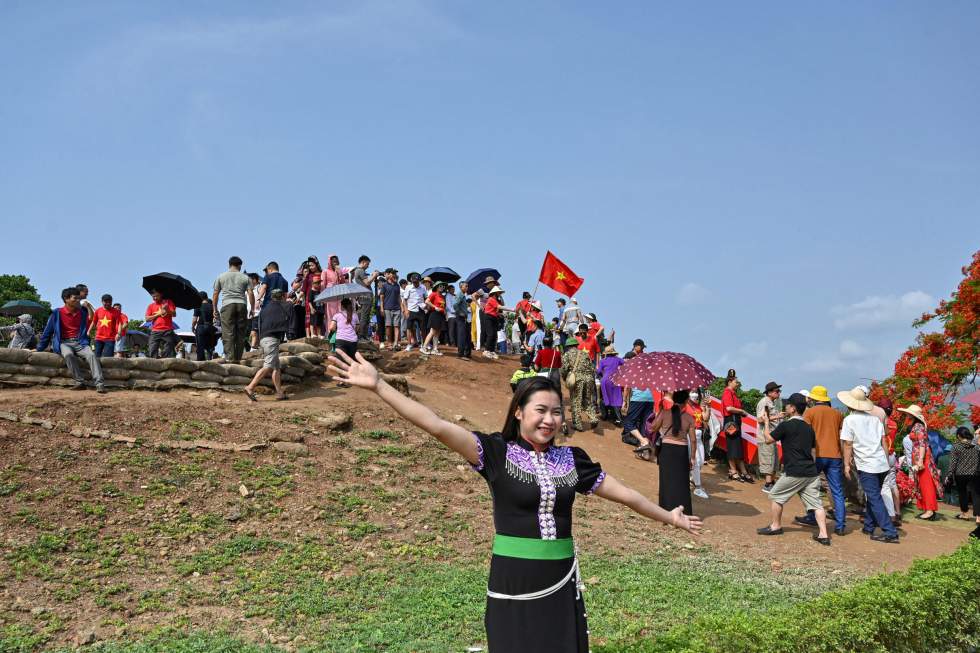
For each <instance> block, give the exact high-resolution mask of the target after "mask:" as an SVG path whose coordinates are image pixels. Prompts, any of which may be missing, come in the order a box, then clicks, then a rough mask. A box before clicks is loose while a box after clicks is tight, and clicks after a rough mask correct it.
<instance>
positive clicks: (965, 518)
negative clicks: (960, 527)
mask: <svg viewBox="0 0 980 653" xmlns="http://www.w3.org/2000/svg"><path fill="white" fill-rule="evenodd" d="M954 519H959V520H960V521H973V517H971V516H969V515H967V516H966V517H964V516H963V515H956V517H954Z"/></svg>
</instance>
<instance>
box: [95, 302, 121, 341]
mask: <svg viewBox="0 0 980 653" xmlns="http://www.w3.org/2000/svg"><path fill="white" fill-rule="evenodd" d="M121 315H122V313H120V312H119V311H117V310H116V309H114V308H106V307H105V306H99V307H98V308H97V309H95V339H96V340H101V341H103V342H112V341H113V340H115V339H116V334H117V333H118V332H119V318H120V316H121Z"/></svg>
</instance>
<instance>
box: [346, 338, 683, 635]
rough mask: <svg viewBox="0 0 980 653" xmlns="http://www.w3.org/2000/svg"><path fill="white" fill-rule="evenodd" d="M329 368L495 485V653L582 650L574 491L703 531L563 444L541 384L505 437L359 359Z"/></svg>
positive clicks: (524, 393) (584, 631)
mask: <svg viewBox="0 0 980 653" xmlns="http://www.w3.org/2000/svg"><path fill="white" fill-rule="evenodd" d="M330 363H331V365H330V371H331V373H332V374H336V375H338V376H340V377H341V378H343V379H344V380H345V381H347V382H348V383H350V384H351V385H354V386H359V387H362V388H366V389H368V390H371V391H373V392H375V393H377V395H378V397H379V398H380V399H381V400H383V401H385V402H386V403H387V404H389V405H390V406H391V407H392V408H394V409H395V410H396V411H397V412H398V414H399V415H401V416H402V417H403V418H405V419H407V420H408V421H410V422H412V423H413V424H414V425H415V426H417V427H418V428H420V429H422V430H424V431H427V432H428V433H430V434H431V435H432V436H434V437H435V438H436V439H438V440H439V441H440V442H442V443H443V444H445V445H446V446H447V447H449V448H450V449H452V450H453V451H455V452H456V453H458V454H460V455H461V456H462V457H463V458H464V459H465V460H466V461H467V462H468V463H470V465H472V467H473V469H474V470H476V471H477V472H479V474H480V475H481V476H483V478H484V479H486V481H487V484H488V485H489V486H490V493H491V496H492V497H493V507H494V509H493V515H494V528H495V531H496V535H495V536H494V541H493V556H492V558H491V560H490V579H489V582H488V584H487V609H486V617H485V619H484V623H485V625H486V629H487V643H488V645H489V650H490V653H559V652H560V653H569V652H575V653H586V652H587V651H588V650H589V632H588V626H587V624H586V619H585V604H584V602H583V600H582V589H583V585H582V583H581V581H580V577H579V570H578V559H577V557H576V553H575V547H574V544H573V542H572V503H573V502H574V501H575V494H576V493H580V494H596V495H597V496H600V497H602V498H604V499H609V500H611V501H615V502H617V503H622V504H623V505H625V506H628V507H630V508H632V509H633V510H635V511H636V512H637V513H639V514H641V515H643V516H645V517H648V518H650V519H654V520H657V521H660V522H663V523H665V524H671V525H673V526H677V527H679V528H683V529H684V530H686V531H688V532H690V533H694V534H697V533H699V532H700V530H701V520H700V519H699V518H697V517H694V516H691V515H686V514H684V512H683V511H682V510H681V508H680V507H678V508H676V509H675V510H673V511H670V512H668V511H666V510H664V509H663V508H661V507H659V506H657V505H656V504H654V503H653V502H652V501H650V500H649V499H647V498H646V497H644V496H643V495H641V494H640V493H639V492H637V491H636V490H633V489H631V488H628V487H626V486H625V485H623V484H622V483H620V482H619V481H617V480H616V479H614V478H613V477H611V476H608V475H607V474H606V473H605V472H603V471H602V468H601V467H600V466H599V464H598V463H595V462H593V461H592V460H591V459H590V458H589V455H588V454H587V453H586V452H585V451H583V450H582V449H579V448H578V447H560V446H556V445H555V444H554V437H555V435H556V434H557V433H558V430H559V428H560V426H561V421H562V419H561V417H562V410H561V399H560V397H559V396H558V393H557V392H555V389H554V386H553V385H552V384H551V381H549V380H548V379H546V378H544V377H535V378H531V379H528V380H526V381H525V382H523V383H522V384H521V385H520V387H519V388H518V389H517V392H516V393H515V394H514V397H513V399H512V400H511V403H510V407H509V408H508V410H507V418H506V421H505V422H504V428H503V431H502V432H500V433H494V434H491V435H485V434H483V433H472V432H470V431H468V430H466V429H464V428H463V427H461V426H460V425H459V424H455V423H453V422H447V421H446V420H443V419H441V418H440V417H438V416H437V415H436V414H435V413H434V412H432V411H431V410H430V409H428V408H426V407H425V406H423V405H422V404H420V403H418V402H416V401H414V400H412V399H409V398H408V397H406V396H404V395H402V394H401V393H400V392H398V391H397V390H395V389H394V388H392V387H391V386H390V385H388V384H387V383H386V382H385V381H384V380H382V379H380V378H379V376H378V372H377V370H376V369H375V368H374V367H373V366H372V365H371V364H370V363H368V362H367V361H366V360H364V358H363V357H362V356H361V355H360V354H357V358H356V360H351V358H350V357H348V356H346V355H345V354H343V353H342V352H338V353H337V356H331V357H330Z"/></svg>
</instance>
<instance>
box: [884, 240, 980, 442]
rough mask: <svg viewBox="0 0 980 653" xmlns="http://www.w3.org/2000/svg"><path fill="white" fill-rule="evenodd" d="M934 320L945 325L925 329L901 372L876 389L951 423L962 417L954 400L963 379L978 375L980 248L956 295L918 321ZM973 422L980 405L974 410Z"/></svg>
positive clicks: (899, 365) (933, 422)
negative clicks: (934, 329)
mask: <svg viewBox="0 0 980 653" xmlns="http://www.w3.org/2000/svg"><path fill="white" fill-rule="evenodd" d="M931 322H939V323H941V324H942V330H941V331H938V332H934V333H920V334H919V335H918V336H917V337H916V339H915V344H913V345H912V346H911V347H909V348H908V349H907V350H905V353H904V354H902V356H901V358H899V359H898V361H897V362H896V363H895V371H894V373H893V374H892V376H890V377H888V378H887V379H885V380H884V381H882V382H881V383H880V384H876V385H875V387H874V388H873V392H872V396H873V397H875V398H877V397H881V396H888V397H890V398H891V399H892V401H894V402H895V404H896V405H897V406H902V405H908V404H911V403H917V404H919V405H921V406H922V409H923V410H924V411H925V413H926V415H927V416H928V420H929V426H930V428H931V427H935V428H949V427H951V426H956V425H957V424H958V423H959V422H960V416H959V415H958V414H957V413H956V410H955V406H954V405H953V403H952V402H953V400H954V399H955V398H956V394H957V392H959V389H960V387H961V386H962V385H963V383H965V382H967V381H972V380H974V379H976V377H977V373H978V361H980V251H977V252H976V253H974V254H973V261H972V262H971V263H970V264H969V265H968V266H966V267H964V268H963V280H962V281H961V282H960V285H959V287H957V289H956V291H955V292H954V293H953V295H952V296H951V297H950V298H949V299H947V300H943V301H941V302H940V303H939V306H938V307H937V308H936V310H934V311H933V312H931V313H925V314H923V315H922V317H921V318H919V319H918V320H916V321H915V323H914V325H913V326H916V327H921V326H925V325H926V324H929V323H931ZM971 418H972V421H973V423H978V422H980V409H977V408H975V407H974V408H973V409H972V410H971Z"/></svg>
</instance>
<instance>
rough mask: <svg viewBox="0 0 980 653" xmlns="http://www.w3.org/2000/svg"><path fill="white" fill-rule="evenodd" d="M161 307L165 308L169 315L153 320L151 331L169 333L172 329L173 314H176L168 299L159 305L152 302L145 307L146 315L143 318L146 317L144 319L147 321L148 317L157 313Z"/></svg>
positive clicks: (172, 304)
mask: <svg viewBox="0 0 980 653" xmlns="http://www.w3.org/2000/svg"><path fill="white" fill-rule="evenodd" d="M163 306H166V307H167V310H168V311H170V315H168V316H166V317H158V318H156V319H155V320H153V329H152V330H153V331H171V330H173V328H174V315H173V314H174V313H175V312H176V310H177V309H176V307H175V306H174V303H173V302H172V301H170V300H169V299H164V300H163V301H161V302H160V303H159V304H158V303H156V302H153V303H152V304H150V305H149V306H147V307H146V314H145V315H144V317H146V319H148V320H149V319H150V316H151V315H153V314H154V313H156V312H157V311H159V310H160V308H161V307H163Z"/></svg>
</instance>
